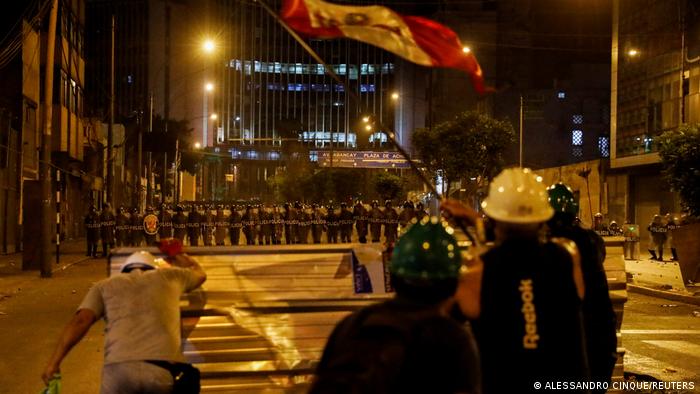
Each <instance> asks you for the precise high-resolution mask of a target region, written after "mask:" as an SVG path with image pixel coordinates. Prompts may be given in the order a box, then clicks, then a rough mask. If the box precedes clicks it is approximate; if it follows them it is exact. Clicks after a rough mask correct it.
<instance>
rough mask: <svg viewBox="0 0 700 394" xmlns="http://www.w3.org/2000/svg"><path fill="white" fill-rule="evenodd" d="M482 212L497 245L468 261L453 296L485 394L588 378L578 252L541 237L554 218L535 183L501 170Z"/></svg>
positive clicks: (459, 212)
mask: <svg viewBox="0 0 700 394" xmlns="http://www.w3.org/2000/svg"><path fill="white" fill-rule="evenodd" d="M442 207H443V209H444V210H445V211H446V212H447V213H448V215H449V216H451V217H453V218H455V220H465V221H467V222H471V224H475V223H474V221H475V220H478V219H477V214H476V212H474V211H473V210H471V209H469V208H467V207H465V206H463V205H462V204H460V203H459V202H456V201H452V200H448V201H446V202H444V203H443V206H442ZM482 208H483V211H484V213H485V214H486V215H487V216H488V217H489V218H490V219H491V220H492V221H493V225H494V231H495V236H496V244H495V246H494V247H493V248H491V249H490V250H488V251H487V252H485V253H484V254H483V255H481V256H472V257H471V258H470V259H469V261H468V262H467V264H466V267H465V271H466V272H465V273H464V274H463V275H462V276H461V279H460V285H459V287H458V290H457V293H456V297H457V301H458V303H459V307H460V308H459V311H460V312H462V313H463V314H464V315H465V316H466V317H468V318H470V319H472V324H473V328H474V334H475V337H476V340H477V344H478V346H479V351H480V355H481V368H482V372H483V374H482V379H483V390H484V393H486V394H490V393H531V392H538V390H537V385H536V383H538V382H557V381H558V382H565V381H566V382H571V381H575V382H579V381H588V379H589V376H588V367H587V359H586V356H585V350H584V349H585V347H584V337H583V332H582V321H581V299H582V298H583V295H584V283H583V274H582V272H581V267H580V260H579V255H578V251H577V249H576V245H575V244H574V243H573V242H572V241H569V240H561V239H557V240H553V241H551V242H550V241H547V242H545V241H542V240H541V237H540V235H541V230H542V226H543V225H544V223H545V222H546V221H547V220H549V219H550V218H551V217H552V215H553V214H554V211H553V209H552V207H551V206H550V205H549V203H548V199H547V190H546V189H545V187H544V185H542V183H541V178H540V177H536V176H535V175H534V174H533V173H532V172H531V171H530V170H529V169H520V168H513V169H506V170H504V171H503V172H501V173H500V174H499V175H498V176H497V177H496V178H495V179H494V180H493V181H492V182H491V185H490V189H489V194H488V197H487V198H486V200H485V201H484V202H483V203H482ZM504 377H507V378H504ZM569 392H576V391H575V390H574V391H569Z"/></svg>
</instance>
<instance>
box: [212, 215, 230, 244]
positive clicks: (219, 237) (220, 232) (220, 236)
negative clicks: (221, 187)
mask: <svg viewBox="0 0 700 394" xmlns="http://www.w3.org/2000/svg"><path fill="white" fill-rule="evenodd" d="M215 226H216V229H215V230H214V241H215V242H216V246H224V244H225V242H226V228H227V227H228V222H227V220H226V215H225V214H224V206H223V205H219V206H218V207H217V208H216V223H215Z"/></svg>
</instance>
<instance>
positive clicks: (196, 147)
mask: <svg viewBox="0 0 700 394" xmlns="http://www.w3.org/2000/svg"><path fill="white" fill-rule="evenodd" d="M201 147H202V144H200V143H199V142H195V143H194V148H195V149H199V148H201Z"/></svg>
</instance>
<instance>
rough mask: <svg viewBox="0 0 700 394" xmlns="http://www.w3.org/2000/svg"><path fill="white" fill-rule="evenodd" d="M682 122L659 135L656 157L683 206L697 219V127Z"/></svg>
mask: <svg viewBox="0 0 700 394" xmlns="http://www.w3.org/2000/svg"><path fill="white" fill-rule="evenodd" d="M698 127H699V125H698V124H695V125H682V126H681V127H679V128H678V130H673V131H667V132H665V133H664V134H662V135H661V137H660V140H661V146H660V148H659V156H660V157H661V164H662V165H663V168H664V176H665V178H666V180H667V181H668V183H669V184H670V185H671V187H672V188H673V189H674V190H676V191H677V192H678V193H679V194H680V196H681V203H682V205H683V208H684V209H685V210H687V211H688V213H689V214H690V215H692V216H694V217H696V218H700V129H698Z"/></svg>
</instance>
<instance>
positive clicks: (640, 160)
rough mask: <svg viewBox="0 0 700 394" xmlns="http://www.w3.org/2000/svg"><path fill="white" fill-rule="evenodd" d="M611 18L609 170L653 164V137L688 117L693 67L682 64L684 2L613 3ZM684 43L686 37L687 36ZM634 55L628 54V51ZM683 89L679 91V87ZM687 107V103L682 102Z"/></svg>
mask: <svg viewBox="0 0 700 394" xmlns="http://www.w3.org/2000/svg"><path fill="white" fill-rule="evenodd" d="M613 4H614V9H615V13H614V15H613V29H614V37H613V47H612V50H613V56H612V60H613V83H614V84H615V85H614V88H615V89H613V91H612V94H613V98H612V102H613V104H615V105H614V108H613V109H614V111H615V116H614V118H615V123H614V124H613V125H612V127H611V138H613V141H614V149H613V152H612V166H613V168H616V167H628V166H635V165H644V164H652V163H658V161H659V158H658V154H657V151H658V141H657V137H658V136H659V135H660V134H661V133H663V132H664V131H667V130H673V129H675V128H677V127H678V126H679V125H680V124H682V123H684V122H688V121H689V120H691V119H694V118H695V117H696V116H697V115H696V114H695V112H697V111H700V108H698V109H696V108H697V107H693V106H692V105H687V104H691V103H692V102H693V100H695V98H694V97H696V96H689V88H690V85H691V84H692V83H691V82H695V85H696V86H695V87H694V89H693V92H694V93H697V92H698V86H700V82H698V81H700V79H698V77H696V78H695V79H693V80H692V81H691V74H694V73H693V72H692V71H693V69H696V68H697V66H693V65H691V64H688V63H687V62H685V61H684V60H683V58H684V57H685V55H686V51H687V47H686V44H685V43H684V40H683V39H682V36H683V34H682V33H681V31H682V30H681V29H680V28H679V26H681V25H682V24H683V23H684V22H683V20H682V18H683V17H684V15H685V14H686V12H687V8H688V5H687V1H686V0H671V1H662V0H643V1H634V0H632V1H630V0H616V1H614V3H613ZM689 39H690V37H689ZM633 50H634V51H636V54H635V55H634V56H633V55H630V51H633ZM684 86H685V88H684ZM686 103H687V104H686Z"/></svg>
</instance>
